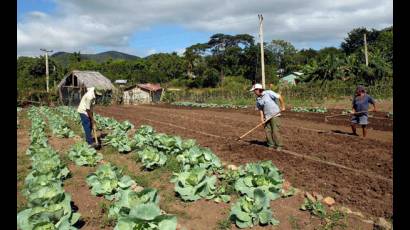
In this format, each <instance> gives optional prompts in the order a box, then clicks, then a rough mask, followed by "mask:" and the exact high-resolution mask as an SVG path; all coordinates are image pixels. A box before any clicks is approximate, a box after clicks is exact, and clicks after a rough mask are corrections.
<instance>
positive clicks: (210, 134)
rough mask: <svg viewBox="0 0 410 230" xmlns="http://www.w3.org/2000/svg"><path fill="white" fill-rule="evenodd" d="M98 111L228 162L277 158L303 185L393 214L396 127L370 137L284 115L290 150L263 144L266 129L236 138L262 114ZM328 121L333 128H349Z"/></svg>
mask: <svg viewBox="0 0 410 230" xmlns="http://www.w3.org/2000/svg"><path fill="white" fill-rule="evenodd" d="M97 112H98V113H100V114H102V115H104V116H111V117H114V118H116V119H118V120H120V121H121V120H125V119H127V120H130V121H131V122H132V123H134V125H136V126H139V125H141V124H149V125H152V126H153V127H154V128H155V129H156V130H157V131H159V132H165V133H168V134H173V135H179V136H181V137H184V138H194V139H196V140H197V141H198V143H199V144H201V145H202V146H207V147H210V148H211V149H212V150H213V151H214V152H215V153H216V154H217V155H218V156H219V157H220V158H221V159H222V160H223V161H226V162H228V163H234V164H243V163H247V162H254V161H258V160H272V161H273V162H274V163H275V164H276V165H277V166H278V167H279V168H280V169H281V170H282V171H283V172H284V176H285V178H286V179H287V180H289V181H290V182H291V183H292V184H293V185H294V186H296V187H298V188H301V189H304V190H307V191H316V192H319V193H321V194H323V195H324V196H328V195H329V196H332V197H334V198H335V200H336V202H337V203H339V204H342V205H347V206H349V207H352V209H353V210H355V209H357V210H359V211H362V212H363V213H365V214H369V215H372V216H385V217H391V216H392V197H393V193H392V180H391V179H392V169H393V166H392V155H393V152H392V145H393V143H392V142H391V141H390V140H391V136H392V133H391V132H382V131H379V133H378V135H379V136H378V138H379V139H380V138H381V136H382V137H384V138H382V139H383V140H378V138H375V137H373V135H370V134H371V133H373V132H376V130H375V131H373V130H372V131H369V137H368V138H366V139H363V138H358V137H351V136H348V135H341V134H335V133H331V132H328V133H327V132H317V131H312V130H306V129H303V127H300V126H299V124H297V123H296V126H294V125H292V127H290V126H289V125H290V124H292V123H294V122H292V121H293V120H295V119H288V118H286V116H285V115H284V116H283V117H282V118H281V122H282V129H281V132H282V134H283V139H284V144H285V149H286V150H287V151H282V152H275V151H274V150H270V149H268V148H266V147H264V146H263V145H262V142H261V141H262V140H264V133H263V131H262V130H258V131H256V132H255V133H253V134H251V135H250V136H248V137H247V138H245V141H235V138H236V137H238V136H239V135H240V134H242V133H244V132H246V131H247V130H249V129H251V128H252V127H253V126H254V125H255V124H257V122H258V120H257V117H256V115H250V114H244V113H241V112H233V111H213V110H200V111H198V110H191V109H172V108H164V107H154V106H111V107H108V108H103V109H102V108H97ZM299 122H300V123H302V124H303V123H304V122H305V121H303V120H299ZM306 123H309V122H308V121H306ZM325 125H327V126H329V127H330V128H332V129H341V128H343V127H340V126H337V125H330V124H325ZM328 131H331V130H328ZM293 153H296V154H293ZM326 162H328V163H326ZM329 162H330V163H329Z"/></svg>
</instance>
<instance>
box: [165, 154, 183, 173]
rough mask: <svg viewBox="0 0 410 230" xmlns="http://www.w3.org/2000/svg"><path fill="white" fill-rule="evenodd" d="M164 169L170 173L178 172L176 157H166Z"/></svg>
mask: <svg viewBox="0 0 410 230" xmlns="http://www.w3.org/2000/svg"><path fill="white" fill-rule="evenodd" d="M164 168H165V169H166V170H168V171H170V172H179V171H180V169H181V165H180V163H179V162H178V161H177V157H176V156H168V159H167V162H166V163H165V166H164Z"/></svg>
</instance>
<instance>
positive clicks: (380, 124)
mask: <svg viewBox="0 0 410 230" xmlns="http://www.w3.org/2000/svg"><path fill="white" fill-rule="evenodd" d="M157 107H162V108H173V109H189V110H207V111H218V112H234V113H242V114H248V115H253V116H258V113H257V112H256V111H255V108H253V107H249V108H246V109H225V108H188V107H184V106H174V105H167V104H161V105H157ZM343 110H344V109H328V112H327V113H323V114H321V113H301V112H292V111H290V108H287V110H286V111H284V112H282V114H283V115H284V116H286V117H287V118H296V119H302V120H304V121H313V122H315V123H326V124H331V125H338V126H339V125H343V126H350V119H351V116H338V117H330V118H328V119H327V121H326V122H325V116H332V115H337V114H342V112H343ZM387 114H388V113H387V112H382V111H377V112H371V111H370V112H369V125H368V128H369V129H374V130H381V131H393V119H391V118H388V117H387Z"/></svg>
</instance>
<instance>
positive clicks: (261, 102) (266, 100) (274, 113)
mask: <svg viewBox="0 0 410 230" xmlns="http://www.w3.org/2000/svg"><path fill="white" fill-rule="evenodd" d="M250 91H253V92H254V93H255V95H256V107H257V108H258V110H259V112H260V119H261V122H264V121H267V120H269V119H270V120H269V121H268V122H266V123H265V134H266V139H267V142H268V146H269V147H273V148H275V149H276V150H278V151H281V150H282V147H283V144H282V138H281V136H280V134H279V118H278V117H279V116H280V115H281V114H280V112H281V111H284V110H285V101H284V100H283V97H282V96H281V95H280V94H278V93H275V92H273V91H272V90H264V89H263V87H262V85H261V84H255V85H253V86H252V89H250ZM278 101H280V108H279V103H278Z"/></svg>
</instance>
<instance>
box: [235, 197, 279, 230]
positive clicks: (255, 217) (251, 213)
mask: <svg viewBox="0 0 410 230" xmlns="http://www.w3.org/2000/svg"><path fill="white" fill-rule="evenodd" d="M229 218H230V219H231V220H232V221H233V222H234V223H235V224H236V226H238V227H239V228H250V227H253V226H256V225H259V224H261V225H268V224H272V225H277V224H279V221H278V220H276V219H274V218H273V217H272V211H271V209H270V206H269V198H268V197H267V196H266V193H265V192H263V191H262V190H260V189H255V190H254V191H253V192H252V194H251V196H243V197H241V198H239V200H238V201H237V202H236V203H235V204H234V205H232V207H231V212H230V215H229Z"/></svg>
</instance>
